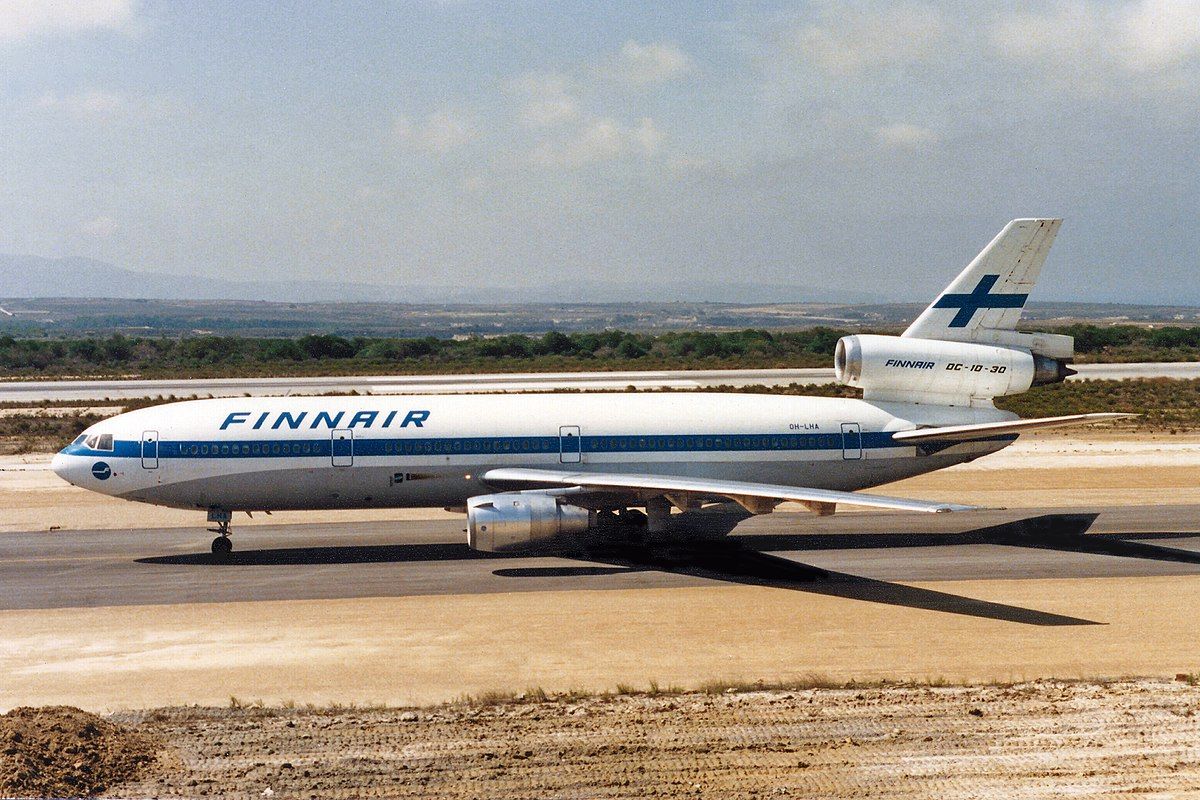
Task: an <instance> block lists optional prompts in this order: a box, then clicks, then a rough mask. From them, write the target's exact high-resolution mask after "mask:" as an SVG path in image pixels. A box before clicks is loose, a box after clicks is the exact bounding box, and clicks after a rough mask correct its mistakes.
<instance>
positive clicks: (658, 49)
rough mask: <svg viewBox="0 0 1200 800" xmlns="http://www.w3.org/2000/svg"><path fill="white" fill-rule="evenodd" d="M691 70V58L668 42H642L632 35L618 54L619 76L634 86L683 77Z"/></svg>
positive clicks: (617, 72) (659, 82)
mask: <svg viewBox="0 0 1200 800" xmlns="http://www.w3.org/2000/svg"><path fill="white" fill-rule="evenodd" d="M691 70H692V60H691V58H689V57H688V55H687V53H685V52H683V51H682V50H680V49H679V47H678V46H677V45H674V44H671V43H669V42H657V43H651V44H641V43H639V42H636V41H634V40H633V39H630V40H629V41H627V42H626V43H625V44H624V46H622V47H621V52H620V54H618V56H617V62H616V74H617V77H618V78H619V79H620V80H621V81H623V82H625V83H628V84H630V85H633V86H652V85H656V84H661V83H666V82H668V81H672V80H675V79H676V78H680V77H682V76H683V75H686V74H687V73H688V72H690V71H691Z"/></svg>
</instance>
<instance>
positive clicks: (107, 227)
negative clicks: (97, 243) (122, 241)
mask: <svg viewBox="0 0 1200 800" xmlns="http://www.w3.org/2000/svg"><path fill="white" fill-rule="evenodd" d="M117 227H118V226H117V221H116V220H115V219H113V218H112V217H107V216H103V215H102V216H99V217H95V218H93V219H89V220H87V221H86V222H84V223H83V224H82V225H80V226H79V230H80V231H81V232H83V233H85V234H87V235H88V236H94V237H96V238H97V239H107V238H108V237H110V236H112V235H113V234H114V233H116V232H117Z"/></svg>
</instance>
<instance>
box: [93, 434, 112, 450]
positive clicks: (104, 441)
mask: <svg viewBox="0 0 1200 800" xmlns="http://www.w3.org/2000/svg"><path fill="white" fill-rule="evenodd" d="M96 449H97V450H112V449H113V435H112V434H111V433H102V434H100V442H99V443H98V444H97V445H96Z"/></svg>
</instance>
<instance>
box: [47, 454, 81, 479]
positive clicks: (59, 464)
mask: <svg viewBox="0 0 1200 800" xmlns="http://www.w3.org/2000/svg"><path fill="white" fill-rule="evenodd" d="M78 462H79V459H78V458H76V457H74V456H68V455H65V454H63V453H57V454H56V455H55V456H54V458H53V459H52V460H51V461H50V469H51V470H53V471H54V474H55V475H57V476H58V477H60V478H62V479H63V480H64V481H66V482H67V483H70V484H73V485H76V486H78V485H79V482H78V481H77V480H76V478H77V476H78V473H79V464H78Z"/></svg>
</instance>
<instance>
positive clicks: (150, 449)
mask: <svg viewBox="0 0 1200 800" xmlns="http://www.w3.org/2000/svg"><path fill="white" fill-rule="evenodd" d="M142 469H158V431H142Z"/></svg>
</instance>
